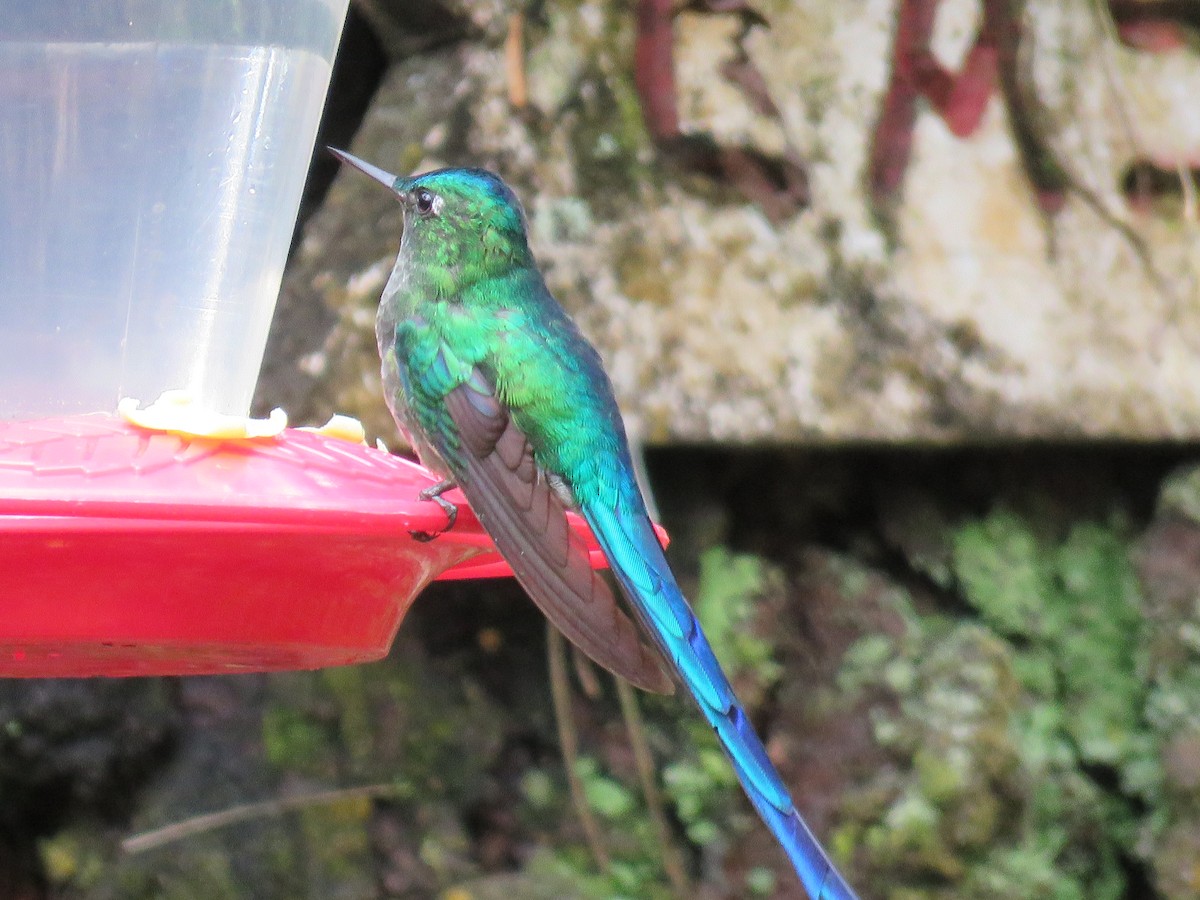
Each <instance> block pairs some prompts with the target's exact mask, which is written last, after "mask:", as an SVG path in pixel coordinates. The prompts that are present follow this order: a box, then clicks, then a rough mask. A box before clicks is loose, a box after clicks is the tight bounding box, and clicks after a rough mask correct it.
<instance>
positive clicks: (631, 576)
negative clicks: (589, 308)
mask: <svg viewBox="0 0 1200 900" xmlns="http://www.w3.org/2000/svg"><path fill="white" fill-rule="evenodd" d="M333 152H334V153H335V155H337V156H338V158H339V159H341V160H343V161H344V162H346V163H349V164H350V165H352V166H354V167H356V168H358V169H360V170H361V171H363V172H365V173H366V174H368V175H370V176H371V177H372V178H374V179H375V180H377V181H379V182H381V183H382V184H384V185H386V186H387V187H388V188H389V189H390V190H391V191H392V192H393V193H394V194H395V195H396V197H397V198H399V200H400V203H401V205H402V206H403V209H404V231H403V237H402V238H401V241H400V254H399V256H398V257H397V259H396V265H395V268H394V269H392V274H391V277H390V278H389V279H388V282H387V287H386V288H384V291H383V296H382V298H381V300H380V304H379V313H378V317H377V319H376V324H375V334H376V337H377V339H378V341H379V353H380V356H381V357H382V360H383V384H384V391H385V394H386V399H387V403H388V406H389V407H390V409H391V411H392V414H393V416H394V417H395V419H396V423H397V425H398V426H399V427H400V430H401V431H402V432H403V433H404V435H405V437H406V438H408V440H409V442H410V443H411V445H412V446H413V447H414V449H415V450H416V451H417V454H418V456H419V457H420V459H421V462H422V463H423V464H424V465H425V466H426V467H428V468H429V469H430V470H432V471H433V472H434V473H436V474H437V475H438V476H440V478H441V479H442V481H441V483H440V484H438V485H436V486H435V487H433V488H431V489H429V490H427V491H425V492H423V493H422V496H423V497H424V498H425V499H429V500H436V501H438V502H439V503H441V504H442V505H443V508H444V509H446V511H447V514H448V516H449V521H448V525H447V527H450V526H451V525H452V524H453V516H454V513H455V511H456V510H455V509H454V507H453V505H452V504H450V503H449V501H447V500H446V499H445V498H444V497H442V496H441V494H442V493H443V492H444V491H445V490H447V489H448V488H449V487H450V486H452V485H457V486H458V487H459V488H461V490H462V492H463V494H464V495H465V496H466V498H467V501H468V502H469V503H470V505H471V508H472V509H473V510H474V511H475V514H476V515H477V516H478V517H479V521H480V522H481V523H483V526H484V527H485V528H486V529H487V530H488V533H489V534H490V535H491V536H492V539H493V540H494V541H495V543H496V546H497V548H498V549H499V550H500V552H501V553H502V554H503V555H504V557H505V559H506V560H507V561H508V562H509V564H510V565H511V566H512V569H513V571H514V572H515V573H516V576H517V579H518V580H519V581H520V583H521V584H522V586H524V588H525V590H526V591H527V592H528V593H529V595H530V597H532V598H533V600H534V602H535V603H537V605H538V606H539V607H540V608H541V610H542V612H544V613H545V614H546V616H547V617H548V618H549V619H550V621H551V622H553V623H554V625H555V626H557V627H558V628H559V629H560V630H561V631H562V632H563V634H564V635H565V636H566V637H567V638H568V639H569V640H571V641H572V642H573V643H574V644H575V645H576V646H577V647H579V649H581V650H582V651H583V652H584V653H586V654H587V655H588V656H590V657H591V658H592V659H593V660H595V661H596V662H597V663H599V664H600V665H601V666H603V667H605V668H606V669H609V670H611V671H612V672H614V673H616V674H617V675H620V676H622V677H624V678H626V679H628V680H629V681H631V682H632V683H633V684H635V685H638V686H639V687H642V688H645V689H646V690H650V691H659V692H669V691H670V690H671V688H672V681H671V678H670V676H669V675H668V672H671V673H673V674H674V675H676V676H677V677H678V678H679V680H680V681H681V682H682V683H683V685H684V686H685V687H686V688H687V690H688V692H689V693H691V695H692V696H693V697H694V698H695V700H696V703H697V704H698V705H699V707H700V711H701V712H702V713H703V714H704V717H705V718H706V719H707V720H708V722H709V724H710V725H712V727H713V728H714V729H715V730H716V732H717V735H718V737H719V738H720V741H721V743H722V745H723V746H724V748H725V750H726V752H727V753H728V754H729V758H730V760H731V761H732V763H733V767H734V770H735V771H736V772H737V776H738V778H739V779H740V780H741V783H742V786H743V787H744V788H745V790H746V793H747V795H748V796H749V797H750V800H751V802H752V803H753V804H754V806H755V808H756V809H757V810H758V812H759V814H760V815H761V816H762V818H763V821H764V822H765V823H766V824H767V826H768V827H769V828H770V829H771V831H772V832H773V833H774V835H775V837H776V838H777V839H778V841H779V843H780V844H781V845H782V847H783V849H784V850H785V851H786V852H787V854H788V856H789V857H790V859H791V861H792V865H793V866H794V867H795V869H796V872H797V873H798V874H799V876H800V880H801V881H802V882H803V884H804V886H805V888H806V890H807V891H808V893H809V895H810V897H812V898H814V900H835V898H836V900H848V898H853V897H854V896H855V894H854V892H853V890H851V888H850V887H849V885H847V884H846V882H845V880H844V879H843V878H842V876H841V875H840V874H839V872H838V871H837V869H836V868H835V867H834V865H833V864H832V862H830V860H829V857H828V856H827V855H826V853H825V851H824V850H823V849H822V847H821V845H820V843H819V842H818V841H817V840H816V838H815V837H814V836H813V834H812V832H811V831H810V830H809V829H808V826H807V825H806V824H805V823H804V820H803V819H801V817H800V814H799V813H798V812H797V811H796V807H795V805H794V804H793V803H792V798H791V797H790V796H789V795H788V791H787V788H786V787H784V785H783V782H782V781H781V780H780V777H779V774H778V773H777V772H776V771H775V767H774V765H772V763H771V761H770V759H768V757H767V754H766V751H765V750H764V748H763V745H762V742H761V741H760V740H759V738H758V735H757V734H756V733H755V731H754V728H753V726H752V725H751V724H750V721H749V719H748V718H747V716H746V713H745V710H743V708H742V706H741V704H740V703H739V702H738V700H737V698H736V697H735V696H734V695H733V690H732V688H731V687H730V685H729V681H728V680H727V679H726V677H725V675H724V673H723V672H722V671H721V667H720V665H719V664H718V663H717V660H716V657H715V656H713V652H712V649H711V647H709V644H708V641H707V639H706V638H705V637H704V634H703V632H702V631H701V630H700V624H699V622H697V620H696V617H695V615H694V614H693V613H692V610H691V607H689V606H688V602H687V600H686V599H684V596H683V594H682V593H681V591H680V590H679V586H678V585H677V584H676V583H675V578H674V576H673V575H672V574H671V569H670V568H669V566H668V565H667V561H666V559H665V557H664V556H663V553H662V549H661V548H660V546H659V542H658V539H657V537H656V535H655V532H654V528H653V526H652V524H651V522H650V518H649V516H648V515H647V513H646V506H645V503H644V502H643V500H642V496H641V493H640V491H639V490H638V486H637V482H636V480H635V478H634V469H633V465H632V463H631V461H630V454H629V446H628V443H627V440H626V437H625V428H624V426H623V425H622V422H621V416H620V413H619V412H618V410H617V404H616V401H615V399H614V398H613V389H612V384H611V383H610V382H609V379H608V376H607V375H606V374H605V372H604V369H603V368H602V366H601V362H600V356H599V354H598V353H597V352H596V350H595V349H594V348H593V347H592V346H591V344H589V343H588V342H587V341H586V340H585V339H584V337H583V336H582V335H581V334H580V332H579V330H578V329H577V328H576V326H575V324H574V323H573V322H572V321H571V319H570V318H569V317H568V316H567V314H566V312H564V310H563V308H562V307H561V306H559V304H558V302H557V301H556V300H555V299H554V298H553V297H552V296H551V295H550V292H549V290H548V289H547V288H546V284H545V282H544V281H543V279H542V275H541V272H539V271H538V268H537V265H536V263H535V261H534V258H533V254H532V253H531V252H530V250H529V243H528V240H527V238H526V222H525V215H524V212H523V211H522V209H521V205H520V203H519V202H518V201H517V198H516V197H515V196H514V194H513V192H512V191H511V190H510V189H509V188H508V186H507V185H505V184H504V182H503V181H501V180H500V179H499V178H498V177H496V176H495V175H493V174H492V173H490V172H486V171H483V170H480V169H440V170H438V171H436V172H427V173H425V174H423V175H415V176H413V177H411V178H405V177H397V176H394V175H391V174H389V173H387V172H384V171H382V170H381V169H378V168H376V167H374V166H372V165H370V164H368V163H365V162H363V161H361V160H359V159H356V158H355V157H352V156H350V155H349V154H346V153H342V152H340V151H336V150H335V151H333ZM572 509H573V510H577V511H578V512H579V513H581V514H582V515H583V517H584V518H585V519H586V520H587V522H588V524H589V525H590V526H591V529H592V531H593V533H594V534H595V536H596V539H597V540H598V541H599V543H600V546H601V547H602V548H603V550H604V554H605V556H606V557H607V559H608V562H609V565H610V566H611V567H612V571H613V573H614V575H615V576H616V580H617V583H618V584H619V585H620V587H621V591H622V592H623V593H624V595H625V597H626V599H627V600H628V602H629V606H630V607H631V608H632V610H633V612H634V618H635V619H636V620H637V621H638V622H639V623H640V624H641V626H642V629H644V632H645V633H646V634H648V635H649V636H650V637H651V638H652V639H653V640H652V646H650V645H647V644H646V643H643V641H642V639H641V637H640V633H639V630H638V628H637V627H636V626H635V625H634V623H633V622H632V621H631V620H630V619H629V618H628V617H627V616H626V615H625V613H623V612H622V611H621V608H620V607H619V606H618V604H617V602H616V600H615V598H614V596H613V593H612V591H610V590H609V588H608V586H607V583H606V582H605V581H604V579H603V578H602V577H601V576H600V575H598V574H597V573H596V572H594V571H593V570H592V567H591V565H590V564H589V561H588V553H587V548H586V546H585V545H584V543H583V541H582V540H581V539H580V538H579V537H578V536H577V535H576V534H575V533H574V531H573V530H572V529H571V528H570V527H569V525H568V521H567V515H566V514H567V510H572ZM664 662H665V666H664Z"/></svg>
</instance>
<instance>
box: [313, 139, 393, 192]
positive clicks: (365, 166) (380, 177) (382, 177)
mask: <svg viewBox="0 0 1200 900" xmlns="http://www.w3.org/2000/svg"><path fill="white" fill-rule="evenodd" d="M325 149H326V150H328V151H329V152H330V153H332V154H333V155H334V156H335V157H336V158H337V160H338V161H339V162H344V163H345V164H346V165H348V166H353V167H354V168H356V169H358V171H360V172H362V173H363V174H364V175H369V176H370V177H372V178H374V179H375V180H376V181H378V182H379V183H380V184H382V185H383V186H384V187H386V188H388V189H389V190H393V191H394V190H395V189H396V182H397V181H398V180H399V179H398V178H397V177H396V176H395V175H393V174H392V173H391V172H385V171H383V169H381V168H379V167H378V166H373V165H371V164H370V163H369V162H364V161H363V160H361V159H359V158H358V157H357V156H351V155H350V154H349V153H347V152H346V151H344V150H338V149H337V148H336V147H326V148H325Z"/></svg>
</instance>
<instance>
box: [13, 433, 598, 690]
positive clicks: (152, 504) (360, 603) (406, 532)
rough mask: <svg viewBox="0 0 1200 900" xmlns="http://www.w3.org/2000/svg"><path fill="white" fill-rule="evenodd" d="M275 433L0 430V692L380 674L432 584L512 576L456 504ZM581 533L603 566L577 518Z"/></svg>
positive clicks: (388, 463)
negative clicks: (64, 680)
mask: <svg viewBox="0 0 1200 900" xmlns="http://www.w3.org/2000/svg"><path fill="white" fill-rule="evenodd" d="M436 480H437V479H436V478H435V477H434V476H433V475H431V474H430V473H429V472H428V471H427V470H425V469H424V468H422V467H421V466H419V465H417V464H415V463H413V462H409V461H408V460H404V459H401V458H398V457H395V456H391V455H389V454H387V453H384V452H382V451H379V450H374V449H371V448H369V447H365V446H362V445H359V444H353V443H349V442H347V441H343V440H340V439H337V438H329V437H323V436H320V435H317V434H314V433H311V432H305V431H298V430H292V429H288V430H286V431H285V432H284V433H283V434H281V435H279V436H278V437H274V438H264V439H255V440H236V441H223V440H215V439H207V438H183V437H178V436H175V435H171V434H163V433H154V432H147V431H143V430H141V429H138V428H135V427H133V426H131V425H129V424H127V423H126V422H124V421H123V420H121V419H117V418H115V417H113V416H104V415H90V416H74V417H68V418H62V419H50V420H39V421H35V422H6V423H0V676H3V677H12V676H18V677H73V676H85V675H110V676H118V675H184V674H200V673H215V672H236V671H261V670H268V669H312V668H318V667H321V666H335V665H344V664H347V663H357V662H367V661H370V660H375V659H379V658H380V657H382V656H384V655H386V654H387V652H388V648H389V647H390V645H391V642H392V638H393V636H394V635H395V633H396V629H397V628H398V627H399V625H400V621H401V620H402V619H403V618H404V614H405V613H406V612H407V611H408V608H409V606H410V605H411V603H412V601H413V599H414V598H415V597H416V595H417V594H418V593H419V592H420V591H421V589H422V588H423V587H425V585H427V584H428V583H429V582H430V581H432V580H434V579H435V578H479V577H489V576H495V575H506V574H511V573H510V571H509V570H508V568H507V566H506V565H505V564H504V562H503V560H501V559H500V557H499V555H498V554H497V553H496V552H495V548H494V546H493V545H492V543H491V540H490V539H489V538H488V537H487V535H486V533H485V532H484V531H483V529H482V527H481V526H480V524H479V521H478V520H477V519H476V518H475V516H474V514H473V513H472V512H471V511H470V509H469V507H467V506H466V504H465V501H464V500H463V498H462V496H461V494H457V492H451V493H448V494H447V497H448V498H449V499H451V500H452V501H454V502H456V503H458V504H460V512H459V516H458V521H457V522H456V524H455V526H454V529H453V530H452V531H450V532H447V533H445V534H442V535H440V536H439V537H437V538H436V539H435V540H432V541H429V542H426V543H422V542H419V541H416V540H414V539H413V538H412V537H411V536H410V532H414V531H416V532H420V531H424V532H436V531H438V530H439V529H440V528H442V527H443V526H444V525H445V514H444V513H443V512H442V511H441V509H440V508H439V507H438V506H437V505H436V504H434V503H430V502H427V501H421V500H419V499H418V498H417V493H418V491H420V490H421V489H422V488H424V487H427V486H428V485H430V484H433V483H434V482H435V481H436ZM574 524H575V527H576V528H577V529H578V530H579V531H580V533H581V534H582V535H584V536H585V538H586V540H587V542H588V545H589V547H591V548H592V549H593V557H592V558H593V563H594V564H596V565H597V566H600V565H603V563H604V560H603V557H602V556H601V554H600V552H599V550H598V549H597V548H596V544H595V541H594V539H593V538H592V536H591V533H590V532H589V531H588V530H587V527H586V525H584V524H583V523H582V520H579V519H576V520H575V522H574Z"/></svg>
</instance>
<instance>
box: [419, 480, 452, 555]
mask: <svg viewBox="0 0 1200 900" xmlns="http://www.w3.org/2000/svg"><path fill="white" fill-rule="evenodd" d="M452 487H454V482H453V481H439V482H438V483H437V484H435V485H432V486H430V487H427V488H425V489H424V490H423V491H421V492H420V493H419V494H417V497H418V498H419V499H421V500H432V501H433V502H434V503H436V504H437V505H438V506H440V507H441V508H442V512H444V513H445V514H446V524H445V525H444V526H443V527H442V528H440V529H438V530H437V531H410V532H409V533H408V534H409V537H411V538H412V539H413V540H414V541H417V542H419V543H422V544H427V543H429V542H430V541H432V540H433V539H434V538H437V537H441V536H442V535H443V534H445V533H446V532H447V531H449V530H450V529H452V528H453V527H454V523H455V521H457V519H458V507H457V506H456V505H455V504H453V503H451V502H450V501H449V500H447V499H446V498H445V497H443V496H442V494H443V493H445V492H446V491H448V490H450V488H452Z"/></svg>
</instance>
